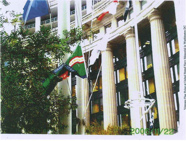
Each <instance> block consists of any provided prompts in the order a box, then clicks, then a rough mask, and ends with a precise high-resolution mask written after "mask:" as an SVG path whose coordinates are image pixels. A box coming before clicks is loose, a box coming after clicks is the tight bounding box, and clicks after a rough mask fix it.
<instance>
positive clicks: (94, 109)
mask: <svg viewBox="0 0 186 141" xmlns="http://www.w3.org/2000/svg"><path fill="white" fill-rule="evenodd" d="M98 112H99V99H97V100H94V101H92V114H94V113H98Z"/></svg>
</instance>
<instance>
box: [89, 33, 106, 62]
mask: <svg viewBox="0 0 186 141" xmlns="http://www.w3.org/2000/svg"><path fill="white" fill-rule="evenodd" d="M108 37H109V34H108V33H107V34H105V35H104V37H103V38H102V40H100V41H99V45H97V47H95V48H94V49H93V50H92V53H91V56H90V64H89V65H93V64H94V63H95V61H96V60H97V59H98V58H99V54H100V52H101V51H104V50H106V48H107V43H108Z"/></svg>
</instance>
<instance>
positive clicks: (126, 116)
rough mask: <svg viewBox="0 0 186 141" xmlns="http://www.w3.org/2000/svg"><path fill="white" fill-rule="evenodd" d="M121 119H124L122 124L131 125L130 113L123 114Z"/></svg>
mask: <svg viewBox="0 0 186 141" xmlns="http://www.w3.org/2000/svg"><path fill="white" fill-rule="evenodd" d="M121 119H122V124H121V125H122V126H123V127H126V128H129V127H130V122H129V121H130V120H129V114H121Z"/></svg>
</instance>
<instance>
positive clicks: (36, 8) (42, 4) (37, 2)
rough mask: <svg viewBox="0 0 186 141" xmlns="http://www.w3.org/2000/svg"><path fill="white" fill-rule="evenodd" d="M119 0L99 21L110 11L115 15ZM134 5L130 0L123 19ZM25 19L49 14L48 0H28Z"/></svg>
mask: <svg viewBox="0 0 186 141" xmlns="http://www.w3.org/2000/svg"><path fill="white" fill-rule="evenodd" d="M118 3H119V2H118V0H113V1H112V3H111V4H110V5H109V6H108V7H107V8H106V9H105V10H104V11H103V13H102V14H100V15H99V16H98V17H97V20H98V21H101V20H102V19H103V18H104V16H105V15H106V14H108V13H110V14H112V15H115V14H116V11H117V6H118ZM130 7H132V1H131V0H129V1H128V4H127V6H126V8H125V12H124V14H123V19H124V21H126V18H127V15H128V13H129V9H130ZM23 10H24V12H23V20H24V22H25V23H26V21H28V20H30V19H34V18H35V17H41V16H44V15H48V14H49V12H50V8H49V4H48V1H47V0H27V2H26V4H25V6H24V8H23Z"/></svg>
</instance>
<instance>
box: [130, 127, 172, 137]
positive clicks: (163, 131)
mask: <svg viewBox="0 0 186 141" xmlns="http://www.w3.org/2000/svg"><path fill="white" fill-rule="evenodd" d="M150 133H154V134H158V135H161V134H163V135H173V134H174V133H175V130H174V129H167V128H165V129H164V128H163V129H161V130H160V129H159V128H157V129H150V128H146V129H144V128H130V134H132V135H134V134H147V135H149V134H150Z"/></svg>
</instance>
